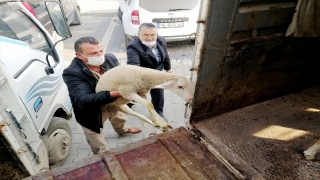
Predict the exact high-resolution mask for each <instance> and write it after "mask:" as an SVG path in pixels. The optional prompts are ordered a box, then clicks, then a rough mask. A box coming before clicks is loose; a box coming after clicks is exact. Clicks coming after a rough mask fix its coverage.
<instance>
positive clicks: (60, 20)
mask: <svg viewBox="0 0 320 180" xmlns="http://www.w3.org/2000/svg"><path fill="white" fill-rule="evenodd" d="M46 7H47V11H48V14H49V17H50V19H51V22H52V25H53V27H54V29H55V30H56V32H57V34H58V35H60V36H62V37H67V38H70V37H71V33H70V30H69V26H68V24H67V22H66V20H65V15H64V13H63V10H62V8H61V5H60V4H59V3H58V2H53V1H46Z"/></svg>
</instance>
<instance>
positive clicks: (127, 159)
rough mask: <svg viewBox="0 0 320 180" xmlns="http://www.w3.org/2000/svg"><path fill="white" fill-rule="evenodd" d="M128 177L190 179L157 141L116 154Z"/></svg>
mask: <svg viewBox="0 0 320 180" xmlns="http://www.w3.org/2000/svg"><path fill="white" fill-rule="evenodd" d="M117 160H118V161H119V163H120V164H121V165H122V168H123V169H124V171H125V173H126V175H127V176H128V178H129V179H180V178H181V179H185V180H188V179H191V178H190V177H189V176H188V174H187V173H186V172H185V171H184V169H183V168H182V167H181V166H180V165H179V164H178V163H177V162H176V161H175V159H174V158H173V157H172V156H171V154H170V153H169V152H168V151H167V150H166V148H165V147H164V146H163V145H162V144H161V143H159V142H156V143H154V144H150V145H148V146H144V147H141V148H139V149H135V150H133V151H129V152H127V153H124V154H120V155H117Z"/></svg>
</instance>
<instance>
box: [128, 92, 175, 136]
mask: <svg viewBox="0 0 320 180" xmlns="http://www.w3.org/2000/svg"><path fill="white" fill-rule="evenodd" d="M130 99H132V100H134V101H135V102H137V103H140V104H142V105H144V106H146V107H147V108H148V110H149V113H150V116H151V120H152V122H153V123H154V126H155V127H156V128H159V129H160V130H162V131H168V130H169V129H170V128H172V127H171V126H170V125H169V124H168V123H167V122H166V121H165V120H164V119H163V118H162V117H161V116H160V115H159V114H158V113H157V112H156V111H155V110H154V107H153V104H152V103H151V102H150V101H148V100H146V99H144V98H142V97H140V96H139V95H138V94H134V95H132V96H131V98H130Z"/></svg>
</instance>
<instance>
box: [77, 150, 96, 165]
mask: <svg viewBox="0 0 320 180" xmlns="http://www.w3.org/2000/svg"><path fill="white" fill-rule="evenodd" d="M77 152H78V155H77V157H76V158H75V159H74V160H73V161H74V162H77V161H79V160H81V159H84V158H86V157H89V153H90V152H92V151H91V149H88V150H77Z"/></svg>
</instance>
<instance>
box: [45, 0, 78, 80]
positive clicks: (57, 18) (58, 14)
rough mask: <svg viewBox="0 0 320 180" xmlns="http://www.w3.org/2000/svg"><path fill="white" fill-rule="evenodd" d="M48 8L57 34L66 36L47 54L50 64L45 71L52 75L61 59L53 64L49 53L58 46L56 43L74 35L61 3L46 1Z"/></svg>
mask: <svg viewBox="0 0 320 180" xmlns="http://www.w3.org/2000/svg"><path fill="white" fill-rule="evenodd" d="M46 8H47V11H48V14H49V17H50V19H51V22H52V25H53V27H54V29H55V30H56V32H57V34H58V35H59V36H62V37H64V38H62V39H60V40H59V41H57V42H55V43H54V44H53V46H52V47H51V49H50V51H49V52H48V53H47V55H46V60H47V63H48V66H46V67H45V72H46V74H47V75H50V74H53V73H54V71H53V69H54V68H55V67H56V66H57V65H58V63H59V61H56V60H55V64H54V65H53V66H51V64H50V62H49V54H50V53H51V52H52V50H53V49H54V48H55V47H56V45H57V44H58V43H59V42H61V41H64V40H66V39H67V38H71V37H72V35H71V33H70V29H69V26H68V24H67V22H66V20H65V16H64V11H63V10H62V8H61V4H60V3H58V2H54V1H46Z"/></svg>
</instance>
